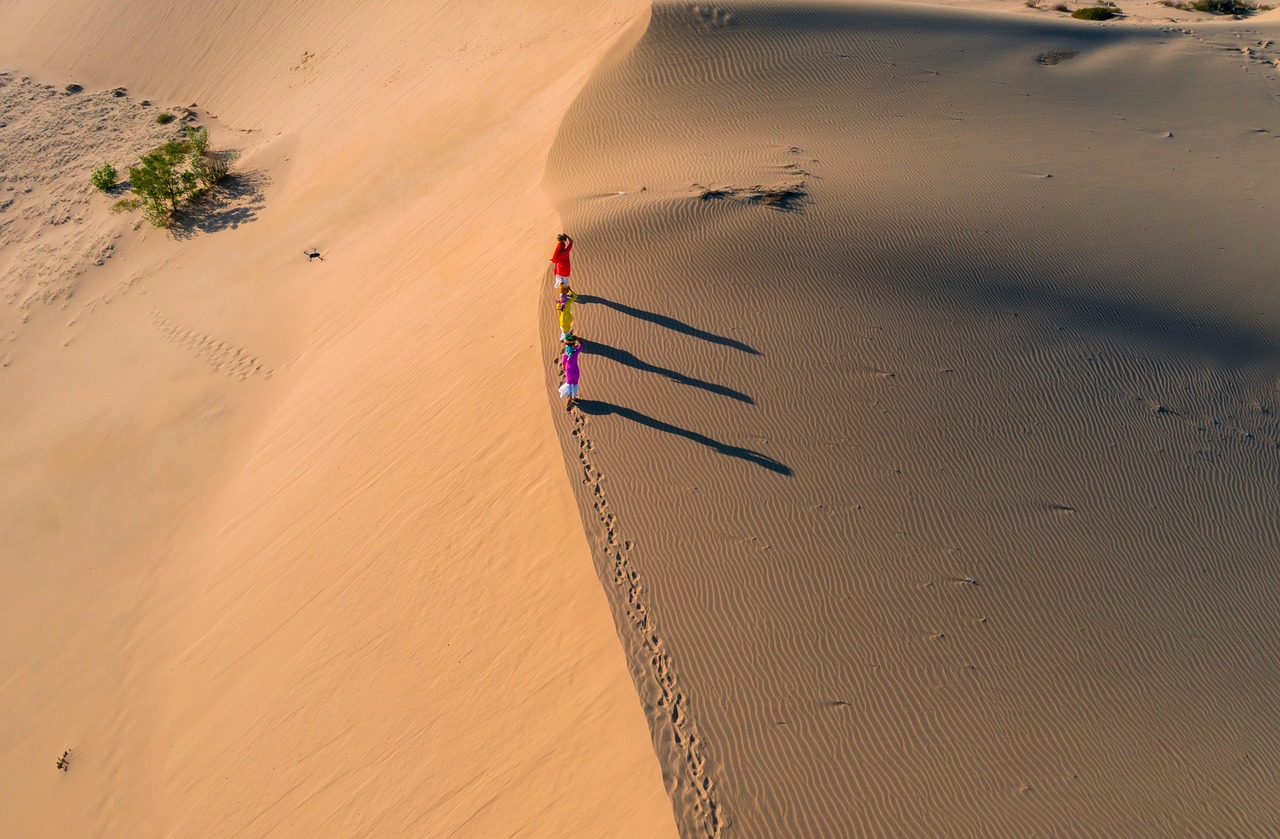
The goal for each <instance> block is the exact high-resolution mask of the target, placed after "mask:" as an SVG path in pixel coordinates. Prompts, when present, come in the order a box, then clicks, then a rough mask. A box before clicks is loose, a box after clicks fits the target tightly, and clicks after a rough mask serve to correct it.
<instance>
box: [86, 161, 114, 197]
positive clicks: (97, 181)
mask: <svg viewBox="0 0 1280 839" xmlns="http://www.w3.org/2000/svg"><path fill="white" fill-rule="evenodd" d="M119 177H120V175H119V173H117V172H116V167H114V166H112V165H111V164H110V163H104V164H102V165H101V166H99V167H98V168H97V169H94V170H93V174H92V175H90V176H89V183H91V184H93V187H94V189H97V190H98V191H100V192H106V191H107V190H109V189H111V187H113V186H115V185H116V181H117V180H118V179H119Z"/></svg>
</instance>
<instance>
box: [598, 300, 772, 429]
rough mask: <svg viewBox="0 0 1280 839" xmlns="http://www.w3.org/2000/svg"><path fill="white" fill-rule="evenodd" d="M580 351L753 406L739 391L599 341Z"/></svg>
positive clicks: (751, 401)
mask: <svg viewBox="0 0 1280 839" xmlns="http://www.w3.org/2000/svg"><path fill="white" fill-rule="evenodd" d="M579 299H581V298H579ZM582 351H583V352H584V353H586V354H587V355H598V356H602V357H604V358H607V359H609V360H610V361H616V362H617V363H618V364H622V365H624V366H626V367H631V368H633V369H636V370H640V371H641V372H644V373H657V374H658V375H659V376H662V377H663V378H666V379H670V380H671V381H673V382H676V383H677V384H682V385H688V386H689V387H696V388H698V389H699V390H705V391H707V392H708V393H714V394H716V395H718V396H727V397H729V398H730V399H736V400H738V401H739V402H746V403H747V404H748V405H754V404H755V400H754V399H752V398H751V397H750V396H748V395H747V394H745V393H743V392H742V391H740V390H734V389H733V388H731V387H725V386H724V385H718V384H716V383H714V382H708V381H704V380H702V379H695V378H694V377H692V376H686V375H685V374H684V373H680V372H678V371H676V370H669V369H667V368H666V367H659V366H658V365H656V364H650V363H649V362H647V361H642V360H640V359H639V358H636V356H635V355H634V354H633V353H629V352H627V351H626V350H620V349H618V348H617V347H611V346H609V345H608V344H602V343H600V342H599V341H594V340H592V341H587V340H584V341H583V342H582Z"/></svg>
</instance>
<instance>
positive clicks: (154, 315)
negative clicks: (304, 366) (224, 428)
mask: <svg viewBox="0 0 1280 839" xmlns="http://www.w3.org/2000/svg"><path fill="white" fill-rule="evenodd" d="M151 320H152V321H153V322H154V323H155V325H156V328H157V329H159V330H160V334H161V335H162V336H164V339H165V340H166V341H169V342H171V343H174V344H177V345H178V346H180V347H183V348H185V349H187V350H189V351H190V352H191V353H192V354H193V355H195V356H196V358H199V359H200V360H202V361H203V362H204V363H205V364H208V365H209V366H210V367H211V368H212V369H214V370H216V371H218V372H219V373H226V374H227V375H228V376H232V377H234V378H237V379H241V380H243V379H247V378H249V377H250V376H262V377H264V378H271V374H272V373H273V372H275V371H274V370H272V369H271V368H269V367H263V365H262V362H261V361H259V360H258V358H257V356H253V355H250V354H249V352H248V350H246V349H245V348H244V347H237V346H235V345H234V344H229V343H227V342H226V341H221V340H219V339H217V338H215V337H213V336H212V335H206V334H204V333H203V332H196V331H194V330H191V329H187V328H186V327H184V326H182V325H181V324H179V323H176V322H174V321H172V320H170V319H169V318H167V317H165V316H164V315H163V314H161V313H160V312H159V310H157V309H154V308H153V309H152V310H151Z"/></svg>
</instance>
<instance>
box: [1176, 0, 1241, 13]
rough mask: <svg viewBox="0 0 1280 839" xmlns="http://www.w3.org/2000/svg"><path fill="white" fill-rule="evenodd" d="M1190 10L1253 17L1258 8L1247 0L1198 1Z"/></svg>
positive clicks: (1191, 5)
mask: <svg viewBox="0 0 1280 839" xmlns="http://www.w3.org/2000/svg"><path fill="white" fill-rule="evenodd" d="M1188 8H1191V9H1194V10H1195V11H1197V12H1208V13H1209V14H1211V15H1239V16H1244V15H1251V14H1253V13H1254V12H1256V11H1257V10H1258V7H1257V6H1255V5H1253V4H1252V3H1249V2H1246V0H1196V2H1194V3H1191V4H1190V5H1189V7H1188Z"/></svg>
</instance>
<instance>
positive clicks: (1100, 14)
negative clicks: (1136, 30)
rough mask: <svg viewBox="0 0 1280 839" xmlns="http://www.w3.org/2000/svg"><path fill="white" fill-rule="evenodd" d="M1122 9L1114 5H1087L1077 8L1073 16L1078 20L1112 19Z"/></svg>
mask: <svg viewBox="0 0 1280 839" xmlns="http://www.w3.org/2000/svg"><path fill="white" fill-rule="evenodd" d="M1119 13H1120V10H1119V9H1117V8H1116V7H1114V6H1087V7H1085V8H1083V9H1076V10H1075V11H1074V12H1072V13H1071V16H1072V17H1073V18H1075V19H1076V20H1111V19H1112V18H1113V17H1115V16H1116V15H1117V14H1119Z"/></svg>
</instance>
